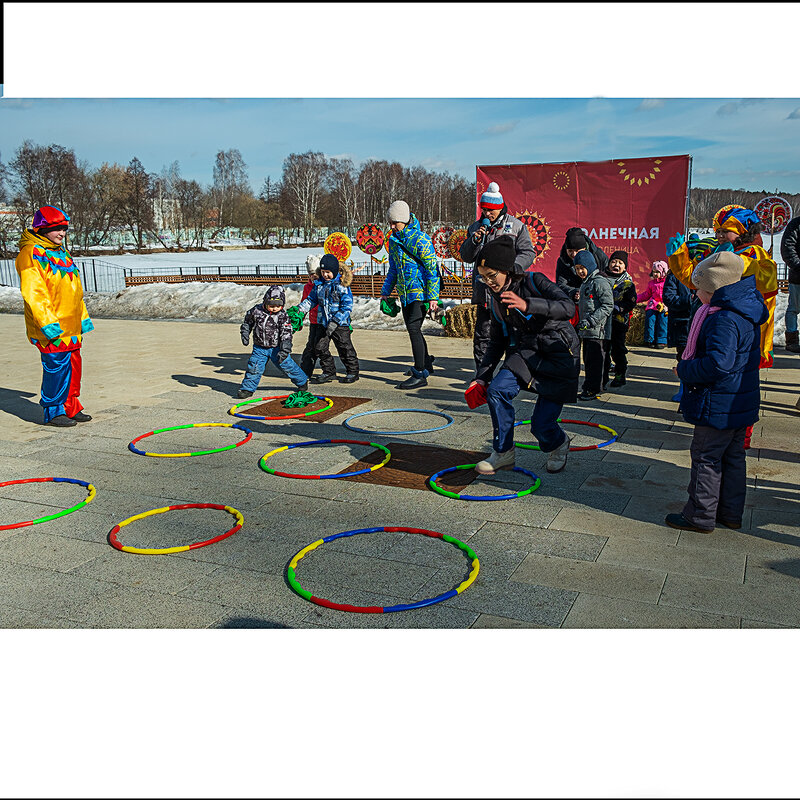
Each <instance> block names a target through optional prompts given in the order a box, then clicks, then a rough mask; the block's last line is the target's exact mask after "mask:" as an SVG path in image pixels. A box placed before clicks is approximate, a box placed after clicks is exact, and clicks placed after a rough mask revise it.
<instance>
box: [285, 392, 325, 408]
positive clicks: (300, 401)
mask: <svg viewBox="0 0 800 800" xmlns="http://www.w3.org/2000/svg"><path fill="white" fill-rule="evenodd" d="M317 399H318V398H317V396H316V395H313V394H311V392H303V391H300V389H298V390H297V391H296V392H292V394H290V395H289V396H288V397H287V398H286V399H285V400H284V401H283V405H284V407H285V408H303V407H304V406H309V405H311V404H312V403H316V402H317Z"/></svg>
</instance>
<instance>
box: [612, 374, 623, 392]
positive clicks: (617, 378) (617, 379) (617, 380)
mask: <svg viewBox="0 0 800 800" xmlns="http://www.w3.org/2000/svg"><path fill="white" fill-rule="evenodd" d="M624 385H625V373H624V372H618V373H617V374H616V375H614V380H613V381H611V383H610V384H609V386H611V388H612V389H618V388H619V387H620V386H624Z"/></svg>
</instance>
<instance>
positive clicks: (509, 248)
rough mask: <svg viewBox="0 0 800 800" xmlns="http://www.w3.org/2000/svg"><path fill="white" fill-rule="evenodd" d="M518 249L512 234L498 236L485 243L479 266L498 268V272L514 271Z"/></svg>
mask: <svg viewBox="0 0 800 800" xmlns="http://www.w3.org/2000/svg"><path fill="white" fill-rule="evenodd" d="M516 257H517V251H516V248H515V247H514V238H513V237H512V236H498V237H497V238H496V239H492V241H491V242H489V243H488V244H486V245H484V247H483V249H482V250H481V253H480V257H479V258H480V260H479V262H478V266H480V267H489V268H490V269H496V270H497V271H498V272H513V271H514V259H516Z"/></svg>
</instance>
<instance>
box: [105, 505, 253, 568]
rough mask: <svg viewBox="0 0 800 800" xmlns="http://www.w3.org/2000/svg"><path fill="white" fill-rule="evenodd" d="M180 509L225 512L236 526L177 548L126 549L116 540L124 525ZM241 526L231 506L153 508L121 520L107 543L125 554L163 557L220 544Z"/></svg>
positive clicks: (241, 521) (238, 513)
mask: <svg viewBox="0 0 800 800" xmlns="http://www.w3.org/2000/svg"><path fill="white" fill-rule="evenodd" d="M182 508H214V509H217V510H219V511H227V512H228V513H229V514H232V515H233V516H234V517H235V518H236V525H234V526H233V527H232V528H231V529H230V530H229V531H225V533H222V534H220V535H219V536H214V537H213V538H212V539H206V540H205V541H204V542H194V544H185V545H180V546H178V547H161V548H145V547H128V546H127V545H124V544H121V543H120V541H119V539H117V534H118V533H119V529H120V528H124V527H125V526H126V525H129V524H130V523H131V522H134V521H136V520H137V519H143V518H144V517H151V516H152V515H153V514H163V513H164V512H165V511H177V510H179V509H182ZM242 525H244V517H243V516H242V514H241V512H239V511H237V510H236V509H235V508H231V506H222V505H219V504H217V503H183V504H182V505H179V506H165V507H164V508H154V509H153V510H152V511H145V512H143V513H142V514H136V515H135V516H133V517H128V519H126V520H123V521H122V522H120V523H119V524H117V525H115V526H114V527H113V528H112V529H111V531H110V532H109V534H108V542H109V544H110V545H111V546H112V547H116V548H117V550H122V551H123V552H125V553H136V554H138V555H145V556H156V555H165V554H167V553H183V552H185V551H186V550H196V549H197V548H198V547H205V546H206V545H209V544H214V542H220V541H222V540H223V539H227V538H228V537H229V536H233V534H234V533H236V531H238V530H239V529H240V528H241V527H242Z"/></svg>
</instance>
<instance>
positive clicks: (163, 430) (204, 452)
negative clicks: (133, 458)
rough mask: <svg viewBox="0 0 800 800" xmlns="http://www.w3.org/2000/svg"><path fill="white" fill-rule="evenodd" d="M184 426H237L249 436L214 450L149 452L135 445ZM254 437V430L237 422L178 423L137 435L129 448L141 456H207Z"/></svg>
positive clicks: (231, 448)
mask: <svg viewBox="0 0 800 800" xmlns="http://www.w3.org/2000/svg"><path fill="white" fill-rule="evenodd" d="M183 428H236V429H237V430H240V431H244V432H245V433H246V434H247V436H245V437H244V439H242V441H241V442H236V444H228V445H225V447H215V448H214V449H213V450H199V451H198V452H196V453H147V452H145V451H144V450H139V449H138V448H136V447H134V445H135V444H136V442H138V441H140V440H141V439H145V438H147V437H148V436H155V434H157V433H166V432H167V431H179V430H182V429H183ZM252 438H253V432H252V431H251V430H248V429H247V428H245V427H244V426H243V425H239V423H237V422H195V423H193V424H192V425H176V426H175V427H174V428H161V430H158V431H150V433H143V434H142V435H141V436H137V437H136V438H135V439H134V440H133V441H132V442H131V443H130V444H129V445H128V450H131V451H133V452H134V453H138V455H140V456H154V457H156V458H183V457H185V456H207V455H208V454H209V453H221V452H222V451H223V450H233V448H234V447H241V446H242V445H243V444H244V443H245V442H249V441H250V440H251V439H252Z"/></svg>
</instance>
